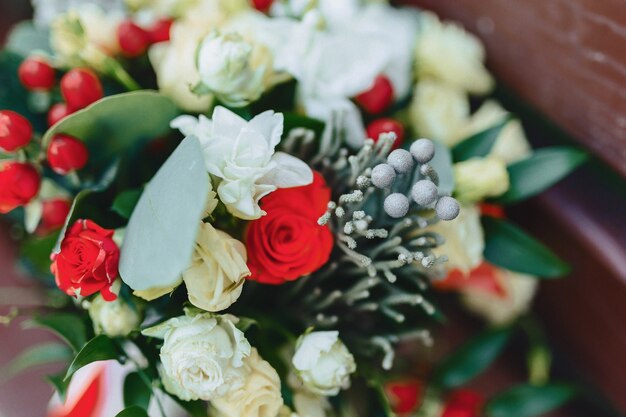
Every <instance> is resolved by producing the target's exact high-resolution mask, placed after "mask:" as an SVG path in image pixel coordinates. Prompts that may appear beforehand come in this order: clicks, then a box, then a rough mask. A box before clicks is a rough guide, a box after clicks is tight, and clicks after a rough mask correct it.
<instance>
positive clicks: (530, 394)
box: [485, 383, 577, 417]
mask: <svg viewBox="0 0 626 417" xmlns="http://www.w3.org/2000/svg"><path fill="white" fill-rule="evenodd" d="M576 394H577V389H576V388H575V387H573V386H571V385H568V384H559V383H552V384H547V385H539V386H536V385H528V384H524V385H518V386H517V387H514V388H511V389H509V390H507V391H505V392H503V393H501V394H499V395H497V396H496V397H494V398H492V399H491V400H490V401H489V402H488V403H487V406H486V407H485V413H486V415H487V416H488V417H535V416H540V415H543V414H546V413H549V412H550V411H552V410H554V409H556V408H558V407H561V406H562V405H564V404H565V403H567V402H568V401H570V400H571V399H572V398H574V396H576Z"/></svg>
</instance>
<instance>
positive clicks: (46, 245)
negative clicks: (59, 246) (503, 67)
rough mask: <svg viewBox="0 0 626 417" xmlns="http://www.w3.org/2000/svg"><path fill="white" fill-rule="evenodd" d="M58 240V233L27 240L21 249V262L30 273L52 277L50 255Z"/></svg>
mask: <svg viewBox="0 0 626 417" xmlns="http://www.w3.org/2000/svg"><path fill="white" fill-rule="evenodd" d="M58 238H59V234H58V233H51V234H49V235H47V236H44V237H38V236H31V237H28V238H26V239H25V240H24V241H23V242H22V245H21V247H20V261H21V262H22V263H24V264H25V267H26V268H27V269H28V270H29V271H30V272H33V273H34V274H36V275H38V276H51V273H50V254H51V253H52V250H53V249H54V246H55V244H56V242H57V240H58Z"/></svg>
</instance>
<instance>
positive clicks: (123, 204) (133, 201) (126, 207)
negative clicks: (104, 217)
mask: <svg viewBox="0 0 626 417" xmlns="http://www.w3.org/2000/svg"><path fill="white" fill-rule="evenodd" d="M140 197H141V190H127V191H124V192H122V193H120V194H119V195H118V196H117V197H115V200H113V206H111V209H112V210H113V211H114V212H116V213H117V214H119V215H120V216H122V217H123V218H125V219H128V218H130V215H131V214H132V213H133V210H134V209H135V206H136V205H137V203H138V202H139V198H140Z"/></svg>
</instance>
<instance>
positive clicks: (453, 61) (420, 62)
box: [416, 12, 494, 94]
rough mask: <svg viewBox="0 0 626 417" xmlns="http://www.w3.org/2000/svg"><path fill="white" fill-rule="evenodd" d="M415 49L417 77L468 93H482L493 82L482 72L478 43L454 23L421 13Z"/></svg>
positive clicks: (482, 66) (481, 58)
mask: <svg viewBox="0 0 626 417" xmlns="http://www.w3.org/2000/svg"><path fill="white" fill-rule="evenodd" d="M420 23H421V31H420V34H419V37H418V41H417V47H416V61H417V62H416V65H417V74H418V77H419V78H435V79H438V80H441V81H442V82H444V83H446V84H449V85H450V86H453V87H456V88H459V89H462V90H464V91H467V92H469V93H472V94H485V93H488V92H489V90H491V88H492V87H493V84H494V81H493V78H492V77H491V75H490V74H489V72H488V71H487V70H486V69H485V66H484V61H485V49H484V47H483V45H482V44H481V43H480V40H478V38H476V37H475V36H474V35H472V34H470V33H468V32H466V31H465V30H464V29H463V28H462V27H460V26H458V25H457V24H455V23H443V22H441V21H440V20H439V18H438V17H437V16H436V15H435V14H433V13H428V12H426V13H422V19H421V21H420Z"/></svg>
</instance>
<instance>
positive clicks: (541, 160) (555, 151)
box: [495, 146, 587, 204]
mask: <svg viewBox="0 0 626 417" xmlns="http://www.w3.org/2000/svg"><path fill="white" fill-rule="evenodd" d="M586 160H587V154H586V153H584V152H582V151H580V150H578V149H575V148H571V147H566V146H555V147H552V148H543V149H539V150H536V151H535V152H534V153H533V154H532V155H531V156H530V157H529V158H527V159H524V160H521V161H519V162H516V163H514V164H512V165H510V166H509V167H508V171H509V178H510V182H511V185H510V187H509V190H508V191H507V192H506V193H504V194H503V195H501V196H499V197H498V198H496V199H495V201H497V202H500V203H507V204H508V203H514V202H517V201H521V200H524V199H527V198H529V197H532V196H534V195H537V194H539V193H541V192H542V191H544V190H545V189H547V188H549V187H551V186H553V185H554V184H556V183H557V182H558V181H560V180H561V179H563V178H564V177H566V176H567V175H568V174H570V173H571V172H572V171H574V170H575V169H576V168H578V167H579V166H580V165H581V164H582V163H583V162H585V161H586Z"/></svg>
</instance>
